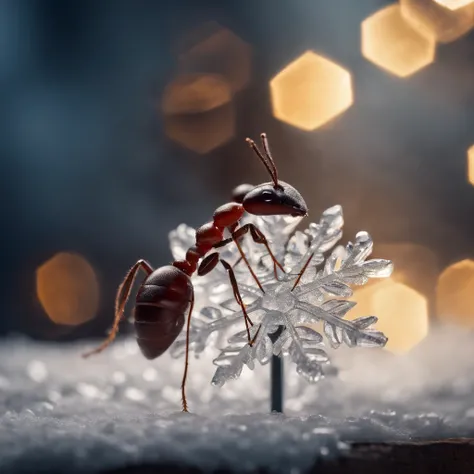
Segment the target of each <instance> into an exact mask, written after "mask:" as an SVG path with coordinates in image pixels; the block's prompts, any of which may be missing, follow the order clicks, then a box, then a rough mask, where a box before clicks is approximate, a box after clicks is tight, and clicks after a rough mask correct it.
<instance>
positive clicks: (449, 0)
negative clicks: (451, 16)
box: [434, 0, 474, 11]
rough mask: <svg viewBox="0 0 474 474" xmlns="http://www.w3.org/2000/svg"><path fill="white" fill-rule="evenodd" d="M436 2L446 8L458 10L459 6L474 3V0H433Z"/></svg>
mask: <svg viewBox="0 0 474 474" xmlns="http://www.w3.org/2000/svg"><path fill="white" fill-rule="evenodd" d="M434 1H435V2H436V3H438V4H439V5H441V6H442V7H445V8H447V9H448V10H453V11H455V10H459V9H460V8H464V7H467V6H468V5H472V4H474V0H434Z"/></svg>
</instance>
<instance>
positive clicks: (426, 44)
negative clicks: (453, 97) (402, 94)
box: [361, 5, 436, 77]
mask: <svg viewBox="0 0 474 474" xmlns="http://www.w3.org/2000/svg"><path fill="white" fill-rule="evenodd" d="M361 29H362V31H361V36H362V54H363V56H364V57H365V58H366V59H368V60H369V61H371V62H373V63H374V64H376V65H377V66H379V67H381V68H382V69H384V70H386V71H388V72H390V73H392V74H395V75H396V76H399V77H407V76H410V75H412V74H414V73H415V72H417V71H419V70H420V69H422V68H424V67H426V66H428V65H429V64H430V63H432V62H433V61H434V58H435V52H436V41H435V39H434V37H433V35H431V34H430V33H429V32H428V30H427V29H426V28H423V27H419V28H417V29H415V28H414V27H413V26H412V25H410V24H409V23H408V22H407V21H406V20H405V19H404V18H403V17H402V14H401V11H400V6H399V5H389V6H388V7H385V8H382V9H381V10H379V11H377V12H376V13H374V14H373V15H371V16H370V17H368V18H367V19H366V20H364V21H363V22H362V26H361Z"/></svg>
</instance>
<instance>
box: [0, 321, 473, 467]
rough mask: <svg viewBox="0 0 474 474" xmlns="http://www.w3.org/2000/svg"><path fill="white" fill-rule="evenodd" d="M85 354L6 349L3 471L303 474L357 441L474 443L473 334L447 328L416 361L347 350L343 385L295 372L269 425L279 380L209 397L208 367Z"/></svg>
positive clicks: (342, 357)
mask: <svg viewBox="0 0 474 474" xmlns="http://www.w3.org/2000/svg"><path fill="white" fill-rule="evenodd" d="M83 350H84V346H79V345H70V346H65V345H56V346H53V345H47V344H37V343H31V342H28V341H23V340H10V341H6V342H2V344H1V346H0V405H1V413H0V472H2V473H3V472H8V473H16V472H35V473H38V472H42V471H45V472H56V471H64V470H65V471H67V472H71V473H72V472H86V471H87V472H99V471H104V470H106V469H112V468H116V467H122V466H124V465H139V464H144V463H165V462H170V463H174V464H178V465H179V464H184V465H188V466H189V465H192V466H196V467H199V468H201V469H203V470H210V469H213V468H219V467H221V468H222V467H226V468H232V469H235V470H238V471H246V470H248V471H250V470H252V469H254V468H256V467H264V468H267V469H269V470H270V471H272V472H286V473H289V472H291V473H293V474H297V473H298V472H303V471H304V470H305V468H307V467H308V466H311V465H313V464H314V462H315V460H316V459H317V457H318V456H319V457H323V458H327V457H331V456H338V455H340V454H341V452H344V450H346V449H348V443H350V442H353V441H394V440H410V439H441V438H447V437H468V436H474V335H472V334H469V333H466V332H460V331H457V330H454V329H452V328H440V329H438V330H437V331H435V332H434V333H433V334H432V335H431V336H430V337H429V338H428V339H426V340H425V341H424V342H423V343H422V344H420V345H419V346H418V347H417V348H415V349H414V350H413V351H412V352H411V353H410V354H408V355H406V356H403V357H400V356H393V355H391V354H389V353H388V352H385V351H382V350H378V349H377V350H374V349H370V350H363V349H340V350H338V351H337V352H336V353H335V354H333V355H332V359H333V362H334V363H335V364H336V365H338V366H339V367H340V368H341V373H340V380H335V379H332V380H330V379H326V380H324V381H322V382H320V383H319V384H317V385H308V384H307V383H306V382H304V381H303V380H300V379H299V378H298V376H297V375H296V374H295V372H294V370H293V368H290V367H288V366H287V369H291V370H288V373H287V380H286V397H285V399H286V404H285V408H286V414H285V415H269V414H268V407H269V402H268V371H269V367H268V366H266V367H261V366H258V367H257V368H256V370H255V372H250V371H249V370H248V369H244V373H243V374H242V376H241V378H240V380H236V381H232V382H229V383H227V384H226V385H225V386H224V387H223V388H220V389H219V388H216V387H213V386H211V385H210V383H209V382H210V380H211V378H212V374H213V372H214V368H215V367H214V366H212V363H211V360H212V356H213V355H215V354H206V355H205V356H204V357H201V359H199V360H195V359H191V367H190V368H191V373H190V379H189V390H188V392H189V402H190V408H191V410H192V412H193V413H192V414H184V413H180V411H179V410H180V393H179V384H180V379H181V374H182V360H172V359H171V358H169V357H168V356H167V355H166V356H163V357H162V358H160V359H158V360H157V361H154V362H149V361H146V360H145V359H144V358H143V357H142V356H141V355H140V354H139V353H138V351H137V347H136V344H135V342H134V341H133V340H127V341H119V342H117V343H115V344H114V346H113V347H112V348H110V349H109V350H108V351H107V352H105V353H104V354H101V355H99V356H96V357H95V358H91V359H88V360H83V359H82V358H81V357H80V353H81V352H82V351H83Z"/></svg>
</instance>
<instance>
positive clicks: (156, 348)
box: [135, 265, 193, 359]
mask: <svg viewBox="0 0 474 474" xmlns="http://www.w3.org/2000/svg"><path fill="white" fill-rule="evenodd" d="M192 298H193V287H192V284H191V279H190V278H189V276H188V275H186V274H185V273H184V272H182V271H181V270H179V269H178V268H176V267H174V266H172V265H167V266H164V267H161V268H158V269H157V270H155V271H154V272H153V273H151V274H150V276H148V277H147V278H146V279H145V281H144V282H143V285H142V286H141V287H140V290H139V291H138V294H137V299H136V305H135V329H136V331H137V342H138V345H139V347H140V350H141V352H142V353H143V355H144V356H145V357H146V358H147V359H156V358H157V357H159V356H160V355H162V354H163V353H164V352H166V351H167V350H168V348H169V347H170V346H171V344H172V343H173V342H174V341H175V339H176V338H177V337H178V335H179V333H180V332H181V330H182V329H183V326H184V319H185V318H184V315H185V313H186V310H187V309H188V307H189V305H190V303H191V301H192Z"/></svg>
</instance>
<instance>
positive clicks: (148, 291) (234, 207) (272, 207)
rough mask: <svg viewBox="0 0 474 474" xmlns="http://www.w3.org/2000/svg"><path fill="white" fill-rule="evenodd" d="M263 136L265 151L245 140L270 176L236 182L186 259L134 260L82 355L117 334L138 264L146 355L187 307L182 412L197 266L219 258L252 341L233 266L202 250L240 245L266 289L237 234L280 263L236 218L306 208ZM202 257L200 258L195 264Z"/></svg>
mask: <svg viewBox="0 0 474 474" xmlns="http://www.w3.org/2000/svg"><path fill="white" fill-rule="evenodd" d="M261 140H262V145H263V150H264V154H262V152H261V151H260V150H259V148H258V147H257V145H256V144H255V142H254V141H253V140H251V139H250V138H247V143H248V144H249V146H250V147H251V148H252V149H253V151H254V152H255V153H256V154H257V156H258V157H259V159H260V160H261V162H262V163H263V165H264V166H265V168H266V169H267V171H268V173H269V174H270V176H271V178H272V181H271V182H268V183H263V184H260V185H258V186H251V185H240V186H238V187H237V188H236V189H235V190H234V192H233V199H234V202H229V203H227V204H224V205H223V206H220V207H219V208H217V209H216V210H215V211H214V216H213V219H212V222H208V223H207V224H204V225H203V226H201V227H199V228H198V229H197V230H196V244H195V245H194V246H193V247H190V248H189V249H188V251H187V253H186V258H185V260H177V261H175V262H173V263H172V264H171V265H166V266H163V267H161V268H158V269H156V270H154V269H153V267H152V266H151V265H150V264H149V263H148V262H146V261H145V260H139V261H138V262H137V263H135V265H134V266H133V267H132V268H131V269H130V270H129V272H128V273H127V275H126V277H125V279H124V281H123V282H122V284H121V285H120V286H119V288H118V291H117V296H116V299H115V318H114V323H113V326H112V330H111V332H110V334H109V336H108V337H107V339H106V340H105V341H104V342H103V343H102V344H101V345H100V346H99V347H97V348H96V349H94V350H92V351H90V352H88V353H86V354H84V356H83V357H89V356H90V355H92V354H97V353H99V352H101V351H103V350H104V349H105V348H106V347H107V346H108V345H109V344H110V343H111V342H112V341H113V340H114V339H115V336H116V335H117V333H118V327H119V323H120V320H121V319H122V316H123V312H124V309H125V305H126V303H127V300H128V298H129V296H130V291H131V288H132V285H133V282H134V280H135V277H136V275H137V273H138V270H139V269H142V270H143V271H144V272H145V273H146V278H145V280H144V281H143V283H142V284H141V286H140V288H139V290H138V293H137V297H136V303H135V313H134V320H135V329H136V333H137V342H138V345H139V347H140V350H141V352H142V354H143V355H144V356H145V357H146V358H147V359H155V358H157V357H159V356H160V355H162V354H163V353H164V352H165V351H166V350H167V349H168V348H169V347H170V346H171V344H172V343H173V342H174V341H175V339H176V338H177V337H178V335H179V333H180V332H181V330H182V329H183V326H184V320H185V318H184V315H185V313H186V310H187V309H188V308H189V311H188V321H187V327H186V331H187V332H186V357H185V369H184V374H183V380H182V384H181V393H182V404H183V411H188V406H187V401H186V393H185V385H186V377H187V373H188V359H189V328H190V321H191V314H192V311H193V305H194V290H193V285H192V283H191V278H190V277H191V276H192V274H193V273H194V272H195V271H196V270H197V273H198V275H200V276H202V275H206V274H207V273H209V272H210V271H211V270H213V269H214V268H215V267H216V265H217V264H218V263H219V261H220V262H221V263H222V265H223V266H224V268H225V269H226V271H227V273H228V275H229V278H230V282H231V285H232V289H233V293H234V297H235V299H236V301H237V303H238V304H239V305H240V307H241V308H242V313H243V315H244V320H245V326H246V328H247V335H248V340H249V344H250V345H252V343H253V341H252V340H251V338H250V329H249V324H250V325H253V323H252V321H251V320H250V318H249V316H248V315H247V312H246V309H245V304H244V302H243V300H242V297H241V295H240V292H239V287H238V284H237V280H236V278H235V274H234V271H233V268H232V266H231V265H229V263H227V262H226V261H225V260H222V259H221V258H220V256H219V253H218V252H216V251H214V252H212V253H210V254H209V255H207V256H205V255H206V254H207V253H208V252H209V251H210V250H212V249H216V248H219V247H223V246H225V245H227V244H229V243H232V242H234V243H235V244H236V246H237V248H238V250H239V253H240V256H241V260H243V261H244V262H245V264H246V265H247V267H248V269H249V271H250V273H251V275H252V277H253V278H254V280H255V281H256V283H257V285H258V286H259V288H260V290H262V292H264V290H263V287H262V285H261V284H260V282H259V280H258V278H257V276H256V275H255V273H254V272H253V270H252V268H251V266H250V264H249V262H248V260H247V258H246V257H245V255H244V252H243V251H242V248H241V246H240V243H239V241H240V240H241V237H242V236H243V235H244V234H246V233H247V232H250V235H251V237H252V239H253V241H254V242H255V243H257V244H263V245H265V247H266V249H267V251H268V253H269V254H270V256H271V258H272V260H273V263H274V266H275V265H276V266H278V267H279V268H280V269H281V270H282V271H283V268H282V266H281V265H280V263H279V262H278V261H277V260H276V258H275V256H274V255H273V253H272V251H271V250H270V247H269V245H268V241H267V239H266V238H265V236H264V235H263V233H262V232H261V231H260V230H259V229H258V228H257V227H256V226H255V225H254V224H245V225H243V226H240V227H239V222H240V219H241V218H242V216H243V215H244V213H245V212H248V213H250V214H254V215H259V216H262V215H291V216H295V217H296V216H306V215H307V213H308V208H307V206H306V203H305V202H304V200H303V198H302V196H301V195H300V193H299V192H298V191H297V190H296V189H295V188H293V187H292V186H290V185H289V184H287V183H284V182H283V181H279V180H278V173H277V168H276V166H275V163H274V161H273V158H272V155H271V153H270V148H269V145H268V141H267V137H266V135H265V134H264V133H262V134H261ZM226 229H228V231H229V232H230V235H231V237H230V238H227V239H224V231H225V230H226ZM203 257H204V258H203ZM201 258H203V260H202V261H201V263H200V264H199V266H198V262H199V260H200V259H201Z"/></svg>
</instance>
